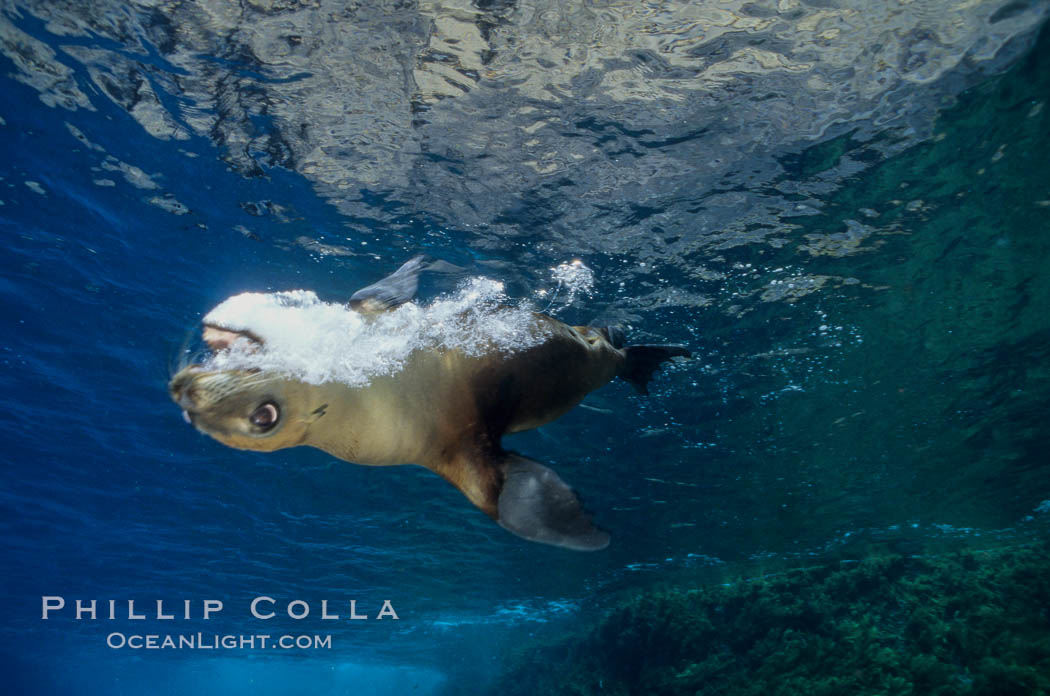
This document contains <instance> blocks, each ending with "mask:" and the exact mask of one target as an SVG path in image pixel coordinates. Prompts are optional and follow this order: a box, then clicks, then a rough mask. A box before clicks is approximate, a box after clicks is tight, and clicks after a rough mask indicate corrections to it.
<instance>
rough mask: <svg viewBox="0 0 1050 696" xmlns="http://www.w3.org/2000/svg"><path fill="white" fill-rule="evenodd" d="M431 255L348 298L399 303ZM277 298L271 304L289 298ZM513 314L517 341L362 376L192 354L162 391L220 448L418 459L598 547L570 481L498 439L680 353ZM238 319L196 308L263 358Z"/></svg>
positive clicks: (409, 361)
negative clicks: (220, 361)
mask: <svg viewBox="0 0 1050 696" xmlns="http://www.w3.org/2000/svg"><path fill="white" fill-rule="evenodd" d="M428 263H429V262H428V261H427V260H426V259H425V258H424V257H416V258H414V259H412V260H411V261H409V262H408V263H406V264H405V265H403V266H402V267H401V268H399V269H398V270H397V271H396V272H395V273H394V274H392V275H391V276H388V277H387V278H385V279H383V280H381V281H380V282H378V283H376V284H374V285H371V286H368V287H367V288H364V289H363V290H360V291H358V292H357V293H355V294H354V295H353V296H352V297H351V299H350V303H349V305H350V307H351V308H352V309H354V310H355V311H356V312H358V313H360V314H362V315H366V316H367V317H376V316H379V315H382V314H384V313H388V312H391V311H392V310H393V309H394V308H396V307H399V306H401V305H403V304H405V303H407V302H409V301H410V300H411V299H412V297H413V296H414V295H415V292H416V288H417V278H418V274H419V272H420V271H421V270H424V269H425V268H427V266H428ZM437 263H441V262H437ZM238 297H240V296H238ZM234 299H235V298H231V300H228V301H227V302H231V301H233V300H234ZM279 300H280V301H279V302H278V303H277V304H275V305H274V306H275V307H276V306H280V305H281V304H282V303H287V302H289V301H291V300H288V298H285V297H282V298H279ZM222 306H223V305H220V308H221V307H222ZM274 311H276V310H274ZM398 311H402V310H398ZM228 313H229V312H227V314H228ZM353 316H357V315H353ZM461 316H463V315H461ZM522 316H524V317H525V323H524V328H525V333H526V334H527V336H528V337H529V338H531V341H527V342H526V343H525V344H524V346H525V347H523V348H520V349H517V350H511V351H507V350H503V349H500V348H499V347H497V346H488V345H482V346H475V347H474V348H475V349H474V350H463V349H458V348H452V349H449V348H441V347H427V348H419V349H415V350H413V351H411V352H410V353H409V354H407V356H406V357H405V358H404V360H403V361H402V363H401V364H400V365H399V368H398V369H396V370H394V371H392V372H391V373H389V374H379V375H376V376H374V377H371V378H370V379H369V380H368V381H367V383H364V384H361V385H356V386H351V385H348V384H346V383H341V382H338V381H331V380H330V381H323V382H322V383H318V384H312V383H307V382H305V381H303V380H301V379H298V378H295V377H292V376H289V375H286V374H282V373H281V372H279V371H277V372H275V371H267V370H265V369H257V368H252V367H244V366H241V367H236V368H229V369H223V368H216V367H215V366H209V365H207V364H205V365H201V364H197V365H189V366H187V367H184V368H183V369H181V370H180V371H179V372H178V373H177V374H176V375H175V376H174V377H173V378H172V380H171V382H170V384H169V390H170V393H171V396H172V398H173V399H174V400H175V402H176V403H177V404H178V405H179V406H181V407H182V409H183V412H184V415H185V416H186V418H187V420H189V421H190V422H192V424H193V425H194V426H196V427H197V428H198V429H199V430H201V431H202V432H204V433H206V434H208V435H210V436H212V437H213V438H215V439H216V440H219V441H220V442H222V443H224V444H226V445H229V446H230V447H235V448H238V449H248V450H258V451H273V450H278V449H282V448H285V447H295V446H298V445H309V446H312V447H317V448H319V449H322V450H324V451H325V452H328V453H329V454H331V455H333V456H335V457H338V458H340V459H343V460H346V461H348V462H354V463H357V464H364V465H371V466H385V465H394V464H410V463H411V464H419V465H422V466H425V467H426V468H428V469H430V470H431V471H433V472H435V473H437V474H438V475H440V476H442V477H443V478H445V479H446V480H447V481H449V482H450V483H452V484H453V485H454V486H456V487H457V488H458V489H459V490H460V491H461V492H462V493H463V494H464V495H465V496H466V497H467V498H468V499H469V500H470V501H471V502H472V503H474V505H476V506H477V507H478V508H480V509H481V510H482V511H484V512H485V513H486V514H487V515H489V516H490V517H491V518H493V519H494V520H496V521H497V522H498V523H499V524H500V525H501V526H503V527H504V528H506V529H507V530H509V531H511V532H513V533H514V534H517V535H518V536H520V537H523V538H525V539H529V540H531V541H537V542H541V543H545V544H551V545H554V546H560V547H564V548H568V549H574V550H597V549H602V548H604V547H605V546H607V545H608V543H609V535H608V533H607V532H605V531H603V530H601V529H599V528H598V527H596V526H595V525H594V524H592V522H591V519H590V515H589V514H588V513H587V512H585V511H584V509H583V507H582V505H581V504H580V501H579V499H578V498H577V496H576V494H575V493H574V492H573V490H572V489H571V488H570V487H569V486H568V485H567V484H566V483H565V482H564V481H562V479H561V478H560V477H559V476H558V475H557V474H556V473H555V472H554V471H552V470H551V469H549V468H548V467H546V466H544V465H543V464H540V463H539V462H536V461H533V460H531V459H527V458H526V457H523V456H521V455H519V454H516V453H514V452H509V451H507V450H505V449H503V446H502V439H503V436H504V434H507V433H515V432H520V431H522V430H528V429H531V428H536V427H539V426H541V425H543V424H544V423H549V422H550V421H552V420H554V419H555V418H558V417H559V416H561V415H562V414H564V413H565V412H566V411H568V410H569V409H571V408H572V407H574V406H575V405H577V404H578V403H579V402H580V401H581V400H582V399H583V398H584V396H586V395H587V394H588V393H589V392H591V391H593V390H595V389H597V388H598V387H600V386H602V385H603V384H605V383H607V382H609V381H610V380H612V379H613V378H614V377H621V378H623V379H625V380H626V381H628V382H630V383H631V384H632V385H634V387H635V388H636V389H637V390H638V391H639V392H641V393H643V394H644V393H647V386H646V385H647V384H648V382H649V380H650V379H651V377H652V375H653V373H654V372H655V371H656V369H657V368H659V366H660V365H661V363H663V362H664V361H666V360H669V359H671V358H674V357H689V356H690V352H689V350H687V349H686V348H684V347H683V346H676V345H664V346H652V345H636V346H625V345H623V334H622V331H620V330H619V329H617V328H595V327H590V326H568V325H567V324H564V323H562V322H561V321H558V320H557V319H554V318H552V317H550V316H547V315H544V314H540V313H525V314H523V315H522ZM247 321H248V320H246V319H238V320H237V321H231V320H230V319H229V318H226V317H225V314H224V313H223V312H221V311H218V308H217V309H216V310H213V312H212V313H210V314H209V315H208V316H206V317H205V322H204V328H203V338H204V340H205V342H206V343H207V344H208V345H209V346H210V347H211V348H212V349H213V350H215V351H219V352H220V353H221V352H223V351H229V350H231V349H232V348H234V347H235V346H236V347H239V348H240V349H241V351H242V353H244V354H245V355H247V356H249V359H250V356H251V355H252V351H256V350H257V351H259V354H260V355H261V354H262V353H263V352H264V351H265V349H266V348H267V344H266V338H265V337H263V336H262V335H260V334H257V333H255V332H253V330H252V328H251V327H249V326H248V325H247V324H246V323H245V322H247ZM463 321H467V319H466V318H464V319H463Z"/></svg>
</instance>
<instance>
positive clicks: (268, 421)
mask: <svg viewBox="0 0 1050 696" xmlns="http://www.w3.org/2000/svg"><path fill="white" fill-rule="evenodd" d="M214 331H215V330H214V329H213V330H212V332H211V333H209V329H208V328H207V327H206V328H205V332H204V336H205V340H206V341H207V342H208V343H209V345H210V346H211V347H212V348H215V349H222V348H225V347H227V346H228V345H230V343H231V342H232V341H233V340H235V339H236V340H247V341H252V342H257V339H255V338H254V337H251V336H248V335H246V334H245V333H243V332H242V333H237V334H235V333H234V332H227V331H224V332H223V333H224V334H225V335H223V336H221V337H219V338H216V334H215V333H214ZM308 389H309V388H308V385H305V384H303V383H302V382H299V381H296V380H293V379H289V378H287V377H285V376H283V375H280V374H275V373H272V372H265V371H262V370H257V369H223V370H216V369H210V368H208V367H206V366H204V365H199V364H197V365H189V366H186V367H184V368H182V369H181V370H179V371H178V373H177V374H176V375H175V376H174V377H173V378H172V379H171V382H169V383H168V391H169V392H170V393H171V398H172V399H174V401H175V403H177V404H178V405H179V406H180V407H182V411H183V415H184V417H185V418H186V420H187V421H189V422H190V423H192V424H193V425H194V426H195V427H196V428H197V429H198V430H200V431H201V432H203V433H205V434H207V435H210V436H212V437H213V438H215V439H216V440H218V441H219V442H221V443H223V444H224V445H228V446H230V447H235V448H237V449H248V450H257V451H262V452H271V451H273V450H278V449H282V448H285V447H294V446H296V445H301V444H304V442H305V440H306V437H307V431H308V429H309V427H310V425H311V424H312V423H313V422H315V421H316V420H317V419H318V418H320V417H321V416H323V415H324V410H325V407H324V405H320V406H318V405H317V404H313V401H316V399H311V398H310V396H311V395H310V394H308V393H307V391H308Z"/></svg>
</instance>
